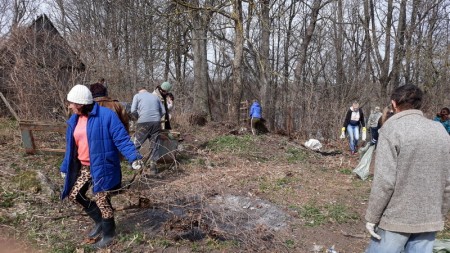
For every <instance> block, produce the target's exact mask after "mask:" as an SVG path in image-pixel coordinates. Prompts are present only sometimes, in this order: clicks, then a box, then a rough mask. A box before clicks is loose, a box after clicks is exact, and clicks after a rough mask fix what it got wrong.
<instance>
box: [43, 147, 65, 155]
mask: <svg viewBox="0 0 450 253" xmlns="http://www.w3.org/2000/svg"><path fill="white" fill-rule="evenodd" d="M65 152H66V150H65V149H60V148H42V149H38V150H36V153H37V154H50V155H64V153H65Z"/></svg>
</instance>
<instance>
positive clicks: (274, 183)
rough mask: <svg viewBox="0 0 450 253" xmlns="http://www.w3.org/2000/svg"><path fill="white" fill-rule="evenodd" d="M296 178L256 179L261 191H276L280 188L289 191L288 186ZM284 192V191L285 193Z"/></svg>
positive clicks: (290, 188)
mask: <svg viewBox="0 0 450 253" xmlns="http://www.w3.org/2000/svg"><path fill="white" fill-rule="evenodd" d="M296 180H297V179H296V178H295V177H282V178H278V179H273V180H270V179H268V178H267V177H260V178H259V179H258V182H259V187H258V188H259V190H260V191H261V192H267V193H270V192H276V191H280V190H285V191H287V192H290V191H291V190H292V187H290V186H291V185H292V184H293V183H294V182H295V181H296ZM287 192H286V193H287Z"/></svg>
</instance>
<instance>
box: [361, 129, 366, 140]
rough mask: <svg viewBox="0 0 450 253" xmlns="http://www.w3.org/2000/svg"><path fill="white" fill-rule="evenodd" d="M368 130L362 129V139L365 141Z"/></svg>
mask: <svg viewBox="0 0 450 253" xmlns="http://www.w3.org/2000/svg"><path fill="white" fill-rule="evenodd" d="M366 132H367V131H362V135H361V140H363V141H366Z"/></svg>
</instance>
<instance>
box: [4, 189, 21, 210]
mask: <svg viewBox="0 0 450 253" xmlns="http://www.w3.org/2000/svg"><path fill="white" fill-rule="evenodd" d="M18 196H19V194H18V193H17V192H2V193H1V195H0V207H3V208H8V207H12V206H14V200H15V199H16V198H17V197H18Z"/></svg>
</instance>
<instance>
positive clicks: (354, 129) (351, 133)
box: [347, 124, 359, 152]
mask: <svg viewBox="0 0 450 253" xmlns="http://www.w3.org/2000/svg"><path fill="white" fill-rule="evenodd" d="M347 133H348V138H349V141H350V150H351V151H352V152H356V147H357V146H358V140H359V126H352V125H350V124H349V125H348V126H347Z"/></svg>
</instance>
